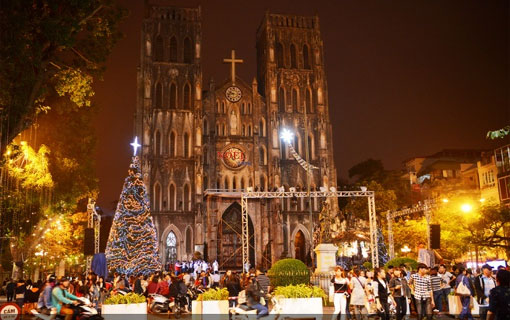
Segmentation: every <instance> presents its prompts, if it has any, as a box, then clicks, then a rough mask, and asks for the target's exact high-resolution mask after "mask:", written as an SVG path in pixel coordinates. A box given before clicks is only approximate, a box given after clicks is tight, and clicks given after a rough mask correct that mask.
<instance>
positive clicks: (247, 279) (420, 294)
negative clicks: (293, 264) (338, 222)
mask: <svg viewBox="0 0 510 320" xmlns="http://www.w3.org/2000/svg"><path fill="white" fill-rule="evenodd" d="M4 288H5V291H6V295H7V301H14V302H16V303H17V304H18V305H19V306H20V308H22V310H23V311H24V313H29V312H30V310H33V309H37V310H39V311H40V312H43V313H46V314H61V315H65V317H66V320H70V319H72V318H73V317H74V316H75V315H76V313H77V311H76V308H73V305H75V304H76V303H77V302H76V301H77V300H78V299H79V298H80V297H85V298H87V299H89V300H90V301H91V303H92V306H94V307H95V308H97V309H98V310H100V309H101V306H102V303H103V302H104V300H105V298H106V297H108V296H109V295H112V294H118V293H122V294H124V293H129V292H134V293H137V294H141V295H145V296H146V297H147V298H148V300H149V305H150V299H151V297H152V296H153V295H154V294H159V295H163V296H165V297H168V298H171V297H172V298H175V299H176V301H183V302H182V303H183V311H184V312H189V311H190V306H191V301H192V300H193V299H196V298H197V295H198V294H199V293H202V292H204V291H206V290H208V289H211V288H225V289H226V290H227V291H228V295H229V305H230V307H236V306H238V305H242V306H244V307H246V308H249V309H253V310H257V318H260V317H263V316H265V315H267V314H268V313H269V309H268V306H269V304H270V301H269V297H270V294H271V291H272V288H271V286H270V280H269V278H268V277H267V275H266V274H265V270H262V269H250V270H249V272H244V273H237V272H236V271H233V270H227V271H226V272H225V273H224V274H223V275H220V273H219V271H218V269H217V264H216V263H215V262H213V263H212V264H208V263H205V262H204V261H196V262H191V263H187V262H185V263H180V262H177V263H175V264H173V265H171V266H169V268H168V271H166V272H158V273H155V274H153V275H151V276H143V275H140V276H129V277H128V276H125V275H122V274H118V273H115V274H113V275H111V277H110V278H107V279H105V278H103V277H98V276H96V275H95V274H93V273H90V274H88V275H87V276H86V277H83V278H80V277H74V278H65V277H64V278H61V279H59V280H58V281H57V279H56V278H55V277H54V276H49V277H48V278H47V279H46V281H45V282H43V281H41V280H39V281H37V282H36V283H33V282H32V281H30V280H27V281H23V280H18V281H12V280H9V279H7V280H6V281H4ZM330 290H331V292H330V294H331V295H332V296H333V302H334V315H335V316H338V317H341V318H343V319H346V318H349V319H352V318H355V319H356V320H366V319H368V317H372V316H378V317H380V318H381V319H382V320H388V319H389V318H390V316H393V315H394V316H395V317H396V319H397V320H402V319H404V318H405V317H409V316H410V315H411V314H416V315H417V316H418V319H423V318H427V319H428V320H431V319H432V317H433V315H440V314H448V313H449V310H450V308H449V305H448V304H449V299H448V297H449V296H450V295H454V296H455V297H456V298H457V299H459V300H460V303H459V307H460V309H458V310H457V312H458V316H459V317H460V318H461V319H465V318H467V319H469V320H471V319H472V318H473V317H472V315H471V308H472V305H473V301H476V302H477V305H478V306H479V315H480V318H481V320H500V319H509V317H510V272H509V271H507V270H505V269H504V268H500V269H498V270H493V269H492V268H491V266H490V265H487V264H486V265H484V266H483V267H482V268H481V270H479V272H478V273H476V274H473V272H472V271H471V270H470V269H465V268H464V267H463V266H453V267H451V268H447V267H446V266H445V265H439V266H435V267H433V268H428V267H427V266H426V265H425V264H419V265H418V268H417V270H414V271H410V270H409V269H408V267H407V266H406V265H404V264H402V265H400V266H398V267H393V266H389V267H388V268H387V269H384V268H376V269H374V270H371V271H367V270H362V269H361V268H353V270H344V269H343V268H342V267H340V266H337V267H336V268H335V271H334V275H333V276H332V278H331V289H330ZM149 312H150V310H149Z"/></svg>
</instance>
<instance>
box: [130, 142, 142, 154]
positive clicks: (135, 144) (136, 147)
mask: <svg viewBox="0 0 510 320" xmlns="http://www.w3.org/2000/svg"><path fill="white" fill-rule="evenodd" d="M130 145H131V146H132V147H133V151H134V152H133V156H136V150H137V149H138V148H140V147H141V146H142V145H140V144H139V143H138V137H135V141H133V143H130Z"/></svg>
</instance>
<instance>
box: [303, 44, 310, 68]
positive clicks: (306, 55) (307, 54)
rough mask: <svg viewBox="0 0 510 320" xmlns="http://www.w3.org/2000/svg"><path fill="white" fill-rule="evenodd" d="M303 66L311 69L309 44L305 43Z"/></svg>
mask: <svg viewBox="0 0 510 320" xmlns="http://www.w3.org/2000/svg"><path fill="white" fill-rule="evenodd" d="M303 68H304V69H311V67H310V52H309V51H308V46H307V45H306V44H305V45H303Z"/></svg>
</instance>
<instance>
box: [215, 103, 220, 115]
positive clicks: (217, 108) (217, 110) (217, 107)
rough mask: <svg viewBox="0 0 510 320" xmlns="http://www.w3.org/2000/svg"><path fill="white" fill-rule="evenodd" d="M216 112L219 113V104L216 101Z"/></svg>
mask: <svg viewBox="0 0 510 320" xmlns="http://www.w3.org/2000/svg"><path fill="white" fill-rule="evenodd" d="M216 112H217V113H221V108H220V102H219V101H216Z"/></svg>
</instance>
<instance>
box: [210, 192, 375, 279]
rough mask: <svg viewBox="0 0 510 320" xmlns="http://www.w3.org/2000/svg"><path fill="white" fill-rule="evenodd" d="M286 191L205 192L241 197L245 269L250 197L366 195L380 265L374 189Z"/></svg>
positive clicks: (245, 263)
mask: <svg viewBox="0 0 510 320" xmlns="http://www.w3.org/2000/svg"><path fill="white" fill-rule="evenodd" d="M290 189H291V191H284V190H283V188H280V189H279V190H278V191H250V190H248V191H231V190H217V189H208V190H206V191H205V192H204V194H205V195H206V196H208V195H214V196H222V197H233V198H239V197H240V198H241V213H242V214H241V216H242V237H241V243H242V254H243V269H244V268H246V266H247V265H249V263H250V262H249V234H248V230H249V229H248V199H278V198H280V199H281V198H308V197H312V198H338V197H343V198H351V197H366V198H367V200H368V215H369V223H370V251H371V254H372V255H371V258H372V265H373V266H375V267H378V266H379V253H378V250H377V248H378V244H377V241H378V240H377V218H376V211H375V193H374V191H336V190H334V189H335V188H331V191H326V190H324V191H311V192H310V193H308V192H307V191H292V189H294V188H290Z"/></svg>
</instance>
